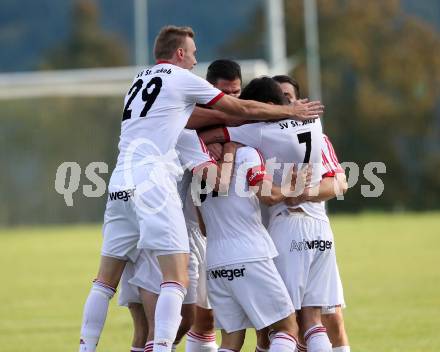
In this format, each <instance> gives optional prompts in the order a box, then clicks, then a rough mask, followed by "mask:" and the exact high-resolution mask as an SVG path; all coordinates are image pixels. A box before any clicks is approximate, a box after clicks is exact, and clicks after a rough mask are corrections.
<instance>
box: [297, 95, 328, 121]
mask: <svg viewBox="0 0 440 352" xmlns="http://www.w3.org/2000/svg"><path fill="white" fill-rule="evenodd" d="M292 106H293V109H294V113H293V115H295V116H296V117H298V118H299V119H300V120H309V119H317V118H319V115H322V114H323V113H324V105H322V104H321V102H320V101H319V100H316V101H309V100H308V99H299V100H296V101H295V102H294V103H293V105H292Z"/></svg>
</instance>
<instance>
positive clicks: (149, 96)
mask: <svg viewBox="0 0 440 352" xmlns="http://www.w3.org/2000/svg"><path fill="white" fill-rule="evenodd" d="M153 84H154V88H153V90H152V91H151V93H148V89H150V88H151V86H152V85H153ZM143 85H144V81H143V80H142V79H138V80H137V81H136V82H135V83H134V84H133V85H132V87H131V88H130V90H129V91H128V94H129V95H130V98H128V100H127V104H125V107H124V113H123V114H122V121H124V120H128V119H130V118H131V109H130V105H131V103H132V101H133V99H134V98H135V97H136V95H137V94H138V93H139V91H140V90H141V89H142V86H143ZM161 88H162V79H161V78H160V77H153V78H152V79H151V80H150V81H149V82H148V83H147V85H146V87H145V88H144V89H143V91H142V100H143V101H144V102H145V105H144V108H143V109H142V111H141V114H140V117H145V116H146V115H147V112H148V110H150V109H151V106H152V105H153V104H154V102H155V101H156V98H157V96H158V95H159V93H160V90H161Z"/></svg>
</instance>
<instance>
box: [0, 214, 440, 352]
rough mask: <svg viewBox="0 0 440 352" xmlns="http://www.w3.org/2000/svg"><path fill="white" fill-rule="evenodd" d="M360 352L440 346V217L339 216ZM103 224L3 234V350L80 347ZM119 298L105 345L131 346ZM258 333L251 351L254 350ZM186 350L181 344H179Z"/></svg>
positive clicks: (352, 328) (350, 326) (351, 329)
mask: <svg viewBox="0 0 440 352" xmlns="http://www.w3.org/2000/svg"><path fill="white" fill-rule="evenodd" d="M332 226H333V231H334V233H335V237H336V243H337V253H338V261H339V266H340V269H341V275H342V279H343V282H344V288H345V296H346V301H347V305H348V307H347V309H346V310H345V311H344V314H345V319H346V327H347V330H348V334H349V337H350V341H351V346H352V349H353V351H358V352H370V351H374V352H380V351H383V352H393V351H399V352H401V351H411V352H417V351H420V352H421V351H423V352H429V351H432V352H434V351H440V334H439V333H438V331H437V329H438V328H439V327H440V268H439V264H440V251H439V246H440V237H439V235H440V214H439V213H428V214H401V215H389V214H378V215H376V214H375V215H370V214H368V215H359V216H334V217H333V218H332ZM100 243H101V236H100V226H66V227H29V228H15V229H2V230H0V248H1V253H2V254H1V256H0V268H1V283H2V285H1V289H0V302H1V304H0V351H8V352H15V351H17V352H18V351H20V352H21V351H24V350H32V351H34V352H40V351H41V352H43V351H44V352H50V351H54V352H55V351H76V350H77V344H78V339H79V329H80V323H81V315H82V306H83V303H84V300H85V298H86V296H87V294H88V290H89V287H90V282H91V280H92V279H93V278H94V275H95V273H96V270H97V264H98V260H99V250H100ZM130 324H131V320H130V316H129V313H128V311H127V310H126V309H125V308H120V307H118V306H117V305H116V300H113V302H112V304H111V309H110V312H109V315H108V319H107V323H106V327H105V329H104V333H103V336H102V338H101V341H100V345H99V351H106V352H117V351H118V352H121V351H128V347H129V345H130V333H131V326H130ZM253 346H254V333H253V332H249V338H248V339H247V341H246V346H245V347H244V348H243V351H253V348H252V347H253ZM181 350H182V349H181Z"/></svg>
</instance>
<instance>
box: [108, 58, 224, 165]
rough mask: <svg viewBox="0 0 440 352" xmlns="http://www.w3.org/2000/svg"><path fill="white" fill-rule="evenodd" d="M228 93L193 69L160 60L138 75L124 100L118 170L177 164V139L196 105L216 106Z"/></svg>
mask: <svg viewBox="0 0 440 352" xmlns="http://www.w3.org/2000/svg"><path fill="white" fill-rule="evenodd" d="M223 95H224V94H223V93H222V92H221V91H220V90H218V89H217V88H214V87H213V86H212V85H211V84H210V83H208V82H207V81H206V80H204V79H202V78H200V77H198V76H196V75H194V74H193V73H191V72H190V71H188V70H186V69H183V68H180V67H178V66H175V65H172V64H170V63H168V62H160V63H158V64H157V65H155V66H153V67H151V68H146V69H144V70H142V71H141V72H139V74H138V75H137V76H136V77H135V78H134V81H133V85H132V86H131V88H130V89H129V91H128V93H127V95H126V97H125V102H124V112H123V121H122V126H121V135H120V141H119V156H118V160H117V164H116V168H115V170H116V171H120V170H127V169H132V168H134V167H136V166H140V165H147V164H156V165H157V164H158V160H160V161H163V165H164V166H163V169H168V167H167V166H166V163H168V164H170V163H171V164H173V163H174V164H176V165H177V166H178V161H177V157H176V153H175V147H176V143H177V139H178V137H179V135H180V133H181V132H182V130H183V129H184V127H185V125H186V123H187V121H188V119H189V117H190V115H191V113H192V111H193V110H194V107H195V104H196V103H198V104H204V105H208V106H209V105H212V104H214V103H215V102H217V101H218V100H219V99H220V98H221V97H222V96H223Z"/></svg>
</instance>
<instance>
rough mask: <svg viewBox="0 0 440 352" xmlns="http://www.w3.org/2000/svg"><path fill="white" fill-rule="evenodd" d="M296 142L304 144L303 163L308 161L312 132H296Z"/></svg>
mask: <svg viewBox="0 0 440 352" xmlns="http://www.w3.org/2000/svg"><path fill="white" fill-rule="evenodd" d="M297 137H298V142H299V143H300V144H301V143H305V144H306V154H305V155H304V161H303V163H304V164H307V163H308V162H309V161H310V152H311V151H312V134H311V133H310V132H304V133H298V135H297Z"/></svg>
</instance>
